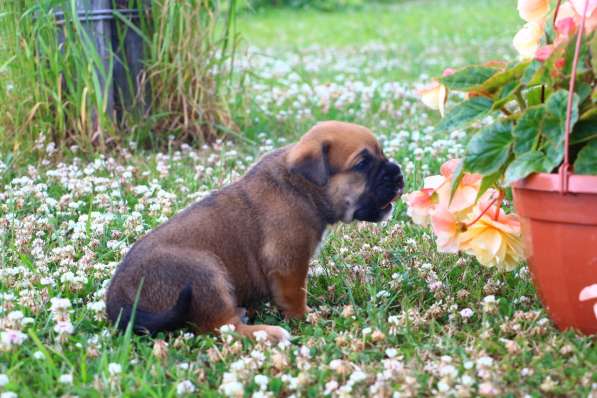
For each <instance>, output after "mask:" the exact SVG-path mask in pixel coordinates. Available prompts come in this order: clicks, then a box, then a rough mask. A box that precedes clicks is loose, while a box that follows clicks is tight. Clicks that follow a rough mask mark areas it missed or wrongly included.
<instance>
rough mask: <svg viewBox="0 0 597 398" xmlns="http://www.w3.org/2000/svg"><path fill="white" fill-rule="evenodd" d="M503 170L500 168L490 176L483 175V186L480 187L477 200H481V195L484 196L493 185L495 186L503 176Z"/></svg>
mask: <svg viewBox="0 0 597 398" xmlns="http://www.w3.org/2000/svg"><path fill="white" fill-rule="evenodd" d="M502 174H503V172H502V170H501V169H500V170H498V171H496V172H495V173H493V174H490V175H488V176H485V177H483V179H482V180H481V186H480V187H479V192H478V193H477V198H476V199H475V201H477V200H479V198H480V197H481V196H483V194H484V193H485V192H486V191H487V190H488V189H489V188H491V187H492V186H494V185H495V184H496V183H497V182H498V181H499V179H500V178H501V177H502Z"/></svg>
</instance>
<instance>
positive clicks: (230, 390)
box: [220, 381, 245, 397]
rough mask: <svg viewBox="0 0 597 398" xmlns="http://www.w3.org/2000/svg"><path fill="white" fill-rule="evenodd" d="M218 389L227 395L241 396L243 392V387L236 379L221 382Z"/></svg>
mask: <svg viewBox="0 0 597 398" xmlns="http://www.w3.org/2000/svg"><path fill="white" fill-rule="evenodd" d="M220 391H221V392H222V394H224V395H225V396H227V397H242V396H243V395H244V392H245V387H244V386H243V385H242V384H241V383H240V382H238V381H230V382H228V383H222V385H221V386H220Z"/></svg>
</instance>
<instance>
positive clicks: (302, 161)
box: [287, 140, 330, 187]
mask: <svg viewBox="0 0 597 398" xmlns="http://www.w3.org/2000/svg"><path fill="white" fill-rule="evenodd" d="M329 150H330V144H329V143H328V142H318V141H315V140H310V141H307V142H301V141H299V142H298V143H296V144H295V145H294V147H292V149H291V150H290V152H289V153H288V158H287V159H288V169H289V170H290V172H292V173H297V174H299V175H301V176H303V177H304V178H306V179H307V180H309V181H311V182H312V183H313V184H316V185H318V186H320V187H322V186H324V185H325V184H327V183H328V180H329V178H330V165H329V162H328V153H329Z"/></svg>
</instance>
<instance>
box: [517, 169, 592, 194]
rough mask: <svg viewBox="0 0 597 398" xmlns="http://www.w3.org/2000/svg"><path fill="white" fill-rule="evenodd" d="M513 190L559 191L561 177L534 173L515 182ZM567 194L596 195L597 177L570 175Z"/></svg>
mask: <svg viewBox="0 0 597 398" xmlns="http://www.w3.org/2000/svg"><path fill="white" fill-rule="evenodd" d="M512 187H513V188H518V189H530V190H533V191H549V192H560V191H561V177H560V175H559V174H549V173H534V174H531V175H530V176H528V177H527V178H523V179H522V180H518V181H515V182H514V183H513V184H512ZM568 192H570V193H589V194H597V175H579V174H570V175H569V176H568Z"/></svg>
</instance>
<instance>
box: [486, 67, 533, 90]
mask: <svg viewBox="0 0 597 398" xmlns="http://www.w3.org/2000/svg"><path fill="white" fill-rule="evenodd" d="M529 63H530V61H526V62H521V63H519V64H516V65H514V66H513V67H511V68H509V69H506V70H504V71H500V72H497V73H495V74H493V75H492V76H491V77H490V78H489V79H487V80H486V81H485V82H484V83H483V84H482V85H481V87H479V90H481V91H485V92H488V93H491V92H494V91H497V90H498V89H499V88H501V87H503V86H504V85H505V84H507V83H509V82H512V81H516V80H518V79H520V77H521V76H522V73H523V72H524V71H525V69H526V68H527V67H528V66H529Z"/></svg>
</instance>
